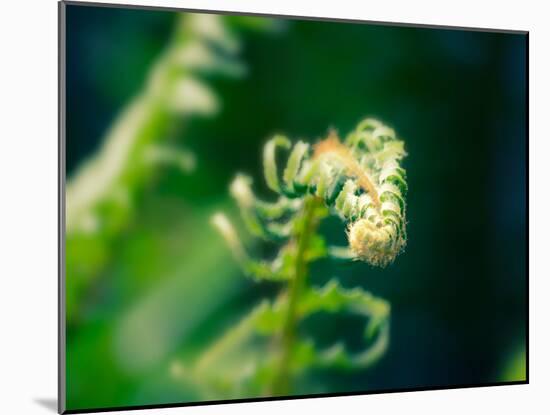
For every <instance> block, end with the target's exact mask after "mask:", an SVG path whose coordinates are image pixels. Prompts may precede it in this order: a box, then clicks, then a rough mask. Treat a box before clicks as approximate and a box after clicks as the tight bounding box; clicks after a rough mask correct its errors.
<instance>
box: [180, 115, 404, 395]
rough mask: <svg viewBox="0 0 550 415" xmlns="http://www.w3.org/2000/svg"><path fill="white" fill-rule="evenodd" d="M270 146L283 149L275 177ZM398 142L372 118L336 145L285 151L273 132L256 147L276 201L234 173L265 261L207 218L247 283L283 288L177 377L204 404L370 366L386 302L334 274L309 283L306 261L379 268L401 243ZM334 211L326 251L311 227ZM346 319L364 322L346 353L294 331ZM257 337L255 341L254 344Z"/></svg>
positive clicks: (235, 191)
mask: <svg viewBox="0 0 550 415" xmlns="http://www.w3.org/2000/svg"><path fill="white" fill-rule="evenodd" d="M277 149H286V150H290V155H289V156H288V161H287V164H286V167H285V168H284V170H283V171H282V174H280V173H279V169H278V168H277V162H276V152H277ZM405 155H406V153H405V150H404V143H403V141H401V140H400V139H398V138H397V137H396V135H395V132H394V131H393V130H392V129H391V128H388V127H387V126H385V125H383V124H382V123H380V122H379V121H377V120H374V119H366V120H364V121H362V122H361V123H360V124H359V125H358V126H357V128H356V129H355V130H354V131H352V132H351V133H350V134H349V135H348V136H347V138H346V139H345V140H344V141H343V142H342V141H340V139H339V138H338V136H337V134H336V133H335V132H330V133H329V135H328V137H327V138H326V139H324V140H322V141H320V142H318V143H316V144H315V145H313V146H310V145H309V144H308V143H305V142H302V141H299V142H297V143H296V144H294V145H293V146H292V145H291V142H290V141H289V140H288V139H287V138H286V137H284V136H281V135H279V136H276V137H274V138H272V139H271V140H269V141H268V142H267V144H266V145H265V147H264V153H263V157H264V160H263V161H264V174H265V179H266V182H267V184H268V186H269V188H270V189H271V190H273V191H274V192H275V193H276V194H277V195H278V199H277V200H276V201H274V202H265V201H262V200H259V199H258V198H256V197H255V196H254V193H253V192H252V190H251V184H252V180H251V179H250V178H249V177H247V176H244V175H241V174H239V175H237V177H236V178H235V179H234V181H233V182H232V184H231V186H230V192H231V194H232V196H233V197H234V198H235V200H236V202H237V204H238V206H239V210H240V212H241V215H242V218H243V220H244V223H245V225H246V227H247V229H248V230H249V231H250V233H252V234H253V235H255V236H256V237H258V238H261V239H262V240H265V241H271V242H274V243H275V244H277V246H279V247H280V249H279V252H278V254H277V255H276V256H275V258H274V259H273V260H270V261H268V260H256V259H253V258H252V257H251V256H250V255H249V254H248V252H247V250H246V249H245V247H244V244H243V243H242V242H241V239H240V238H239V236H238V235H237V232H236V231H235V229H234V227H233V226H232V224H231V223H230V221H229V220H228V218H227V217H226V216H225V215H224V214H223V213H217V214H216V215H214V217H213V218H212V223H213V225H214V226H215V227H216V228H217V229H218V230H219V231H220V233H221V235H222V236H223V237H224V238H225V240H226V242H227V243H228V245H229V247H230V248H231V250H232V252H233V253H234V256H235V258H236V259H237V260H238V262H239V263H240V265H241V266H242V269H243V271H244V273H245V274H246V275H248V276H250V277H251V278H253V279H254V280H255V281H258V282H260V281H275V282H280V283H283V284H285V285H286V287H285V289H283V290H282V291H281V293H280V294H279V295H278V297H277V298H276V299H275V300H274V301H269V300H267V299H266V300H264V301H262V302H261V303H260V304H259V305H257V306H256V307H255V308H254V309H253V310H252V311H251V312H250V314H249V315H248V316H247V317H245V318H244V319H243V320H242V321H241V323H240V324H238V325H237V326H235V327H233V328H232V329H230V330H229V331H228V332H227V333H226V334H225V335H224V336H222V337H221V338H220V339H219V340H218V341H216V342H214V344H213V345H212V346H211V347H210V348H209V349H207V350H206V351H205V352H204V353H203V354H202V356H201V357H200V358H199V359H198V360H197V362H195V363H194V364H191V365H184V364H183V363H180V364H177V365H176V366H175V367H174V371H175V372H176V374H177V376H179V377H180V378H182V379H184V378H187V379H188V380H190V381H191V380H195V381H196V380H200V381H201V384H202V387H203V390H206V391H207V392H206V393H205V396H206V397H207V398H212V399H216V398H218V399H219V398H220V397H242V396H261V395H286V394H291V393H292V392H293V390H294V388H293V383H292V380H293V379H295V378H296V377H297V376H299V375H301V374H303V373H304V372H306V371H307V370H311V369H313V368H339V369H342V370H360V369H364V368H367V367H369V366H370V365H372V364H373V363H375V362H377V361H378V360H379V359H380V357H381V356H382V355H383V354H384V353H385V350H386V348H387V346H388V341H389V324H390V323H389V317H390V306H389V304H388V302H386V301H385V300H383V299H380V298H377V297H375V296H373V295H372V294H370V293H368V292H366V291H364V290H362V289H361V288H358V287H357V288H353V289H346V288H343V287H342V286H341V285H340V284H339V283H338V281H337V279H336V278H333V279H332V280H330V281H329V282H328V283H327V284H326V285H325V286H323V287H315V286H314V285H313V284H312V281H311V279H312V278H313V277H315V276H313V275H311V276H310V275H309V265H310V264H311V263H312V262H313V261H316V260H319V259H321V258H325V257H332V258H336V259H338V260H342V259H343V260H356V261H365V262H367V263H369V264H371V265H373V266H380V267H385V266H387V265H388V264H390V263H391V262H393V261H394V259H395V258H396V256H397V255H398V254H399V253H400V252H401V251H402V250H403V248H404V246H405V242H406V238H407V237H406V215H405V211H406V204H405V197H406V193H407V182H406V175H405V170H404V169H403V167H402V166H401V161H402V159H403V158H404V156H405ZM328 215H337V216H338V217H340V218H341V219H342V221H343V222H344V224H345V225H344V226H343V231H344V229H345V232H346V233H347V237H348V242H349V244H348V246H346V247H332V246H329V245H328V243H327V241H326V240H325V238H324V236H323V235H321V234H320V232H319V230H318V229H319V224H320V222H321V221H322V220H323V219H324V218H326V217H327V216H328ZM320 312H324V313H342V312H347V313H352V314H358V315H360V316H363V317H364V318H365V322H366V323H365V328H364V333H363V334H364V336H363V340H364V345H363V349H362V350H361V351H358V352H350V351H348V350H347V349H346V347H345V346H344V345H343V342H338V343H336V344H334V345H333V346H331V347H329V348H326V349H320V348H319V347H317V346H316V344H315V341H314V340H313V339H309V338H301V337H300V336H299V334H298V330H297V329H298V326H299V324H300V322H301V321H303V320H304V319H305V318H306V317H308V316H310V315H312V314H315V313H320ZM262 339H263V342H262Z"/></svg>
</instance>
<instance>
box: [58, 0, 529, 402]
mask: <svg viewBox="0 0 550 415" xmlns="http://www.w3.org/2000/svg"><path fill="white" fill-rule="evenodd" d="M175 19H176V14H175V13H172V12H160V11H144V10H127V9H115V8H95V7H79V6H69V7H68V9H67V124H66V128H67V130H66V131H67V142H66V165H67V178H68V180H69V181H70V179H71V178H72V176H73V175H74V173H75V171H77V169H78V168H79V166H80V165H81V164H82V162H83V161H84V160H85V159H86V158H88V157H90V156H91V155H93V154H94V153H95V152H96V151H97V150H98V149H99V148H100V144H101V141H102V137H103V136H104V134H105V132H106V131H107V129H108V128H109V126H110V125H111V124H112V123H113V122H114V120H115V119H116V117H117V116H118V115H119V113H120V111H121V110H122V108H123V107H124V106H125V104H127V103H128V102H129V101H130V100H131V99H132V98H134V96H135V95H136V94H137V92H138V91H140V90H141V89H142V87H143V85H144V83H145V80H146V76H147V73H148V72H149V70H150V66H151V64H152V63H153V62H154V61H155V59H156V58H157V57H158V56H159V54H160V53H161V51H162V50H163V48H164V47H165V45H166V44H167V43H168V41H169V37H170V35H171V33H172V30H173V26H174V22H175ZM238 35H239V38H240V42H241V46H242V52H241V54H240V59H241V61H242V62H243V63H244V64H245V65H246V67H247V68H248V70H247V74H246V75H245V76H244V77H242V78H240V79H228V78H225V79H224V78H220V77H218V78H214V77H212V78H211V79H210V78H207V79H206V80H207V82H208V84H209V85H210V86H211V88H212V90H213V91H215V93H216V94H217V95H218V98H219V99H220V102H221V104H222V107H221V110H220V111H219V112H218V113H217V114H216V115H214V116H210V117H192V118H190V119H189V120H187V121H186V123H185V125H184V126H182V128H180V129H179V130H178V133H177V138H176V142H177V143H178V144H181V145H183V146H185V148H186V149H189V150H190V151H192V153H193V154H194V155H195V157H196V159H197V168H196V169H195V170H194V171H193V172H191V173H182V172H181V171H180V170H178V169H175V168H170V167H167V168H163V169H162V170H161V171H160V172H156V174H155V175H154V177H152V179H151V180H150V181H148V182H147V184H146V185H144V186H143V189H142V190H141V191H140V192H139V195H138V197H137V198H136V206H137V208H136V211H135V214H134V215H133V217H132V218H131V220H130V221H129V222H128V224H127V226H125V227H124V229H123V231H121V233H120V235H118V236H117V237H116V239H115V240H114V241H110V242H109V245H108V246H109V247H110V249H111V252H110V255H109V260H108V261H107V262H106V264H105V265H103V266H102V267H101V270H100V271H98V272H97V274H98V275H97V276H94V283H93V284H92V285H91V288H89V289H88V290H87V291H86V292H85V293H84V294H82V296H81V297H78V302H79V304H81V307H80V311H79V317H78V319H75V321H71V322H70V323H69V324H68V328H67V330H68V332H67V334H68V340H67V362H68V363H67V379H68V380H67V382H68V384H67V392H68V402H69V407H70V408H85V407H106V406H116V405H140V404H157V403H167V402H181V401H187V400H194V399H198V398H197V396H198V395H197V394H196V393H195V391H194V390H193V387H191V386H186V385H182V384H180V383H178V382H176V381H174V379H173V378H172V377H171V376H170V365H171V362H173V359H175V358H178V357H185V356H192V355H193V353H195V352H196V351H197V350H200V349H201V348H202V347H204V344H206V343H207V342H208V341H209V340H210V339H214V338H215V337H216V336H217V335H219V334H220V333H223V331H224V330H225V328H227V327H230V326H231V325H233V324H234V323H235V322H236V321H238V319H239V317H240V316H242V315H244V314H245V313H246V311H247V310H249V309H250V307H251V305H253V304H255V303H257V302H258V301H259V299H260V298H263V297H264V296H269V295H272V294H273V293H274V292H275V291H276V289H277V286H270V285H266V286H264V285H260V286H259V285H256V284H253V283H251V282H249V281H247V280H246V279H245V278H244V276H243V275H242V274H241V272H240V271H239V269H238V267H237V266H236V265H235V264H234V262H233V261H232V259H231V257H230V255H229V253H228V252H227V249H226V248H225V247H224V245H223V243H222V242H221V241H220V238H219V236H218V235H217V234H216V233H215V232H213V231H212V230H211V228H210V226H209V224H208V219H209V216H210V214H211V213H212V212H213V211H215V210H217V209H220V208H223V209H225V210H227V211H229V212H231V213H232V214H233V215H235V209H234V208H233V207H232V205H231V202H230V198H229V196H228V191H227V188H228V184H229V182H230V180H231V179H232V178H233V177H234V175H235V173H236V172H246V173H249V174H251V175H252V176H253V177H254V178H255V187H256V188H257V189H258V191H259V193H260V194H261V195H264V196H268V197H269V193H268V192H267V190H266V186H265V184H264V182H263V177H262V175H261V149H262V146H263V144H264V143H265V140H266V138H267V137H269V136H270V135H271V134H273V133H275V132H284V133H285V134H287V135H288V136H290V137H292V138H293V139H298V138H302V139H307V140H309V141H313V140H315V139H317V138H320V137H322V136H323V135H324V134H326V132H327V130H328V128H329V127H334V128H336V129H337V130H338V131H339V132H340V133H341V134H342V135H345V134H346V133H347V132H348V131H350V130H351V129H352V128H354V126H355V125H356V123H357V122H359V121H360V120H361V119H362V118H363V117H365V116H374V117H377V118H379V119H381V120H382V121H383V122H385V123H388V124H389V125H391V126H392V127H394V128H395V129H396V131H397V133H398V134H399V135H400V136H401V137H402V138H403V139H404V140H405V145H406V149H407V152H408V153H409V156H408V157H407V159H406V160H405V167H406V169H407V172H408V180H409V189H410V190H409V195H408V212H407V216H408V235H409V238H408V245H407V248H406V251H405V253H404V254H402V255H401V256H399V257H398V259H397V261H396V262H395V264H393V265H392V266H390V267H388V268H386V269H374V268H371V267H369V266H368V265H366V264H362V263H356V264H353V265H346V266H343V267H342V266H340V265H335V264H331V263H320V264H318V265H317V266H316V267H314V269H313V271H312V273H313V279H312V280H313V282H314V283H315V284H321V283H323V282H324V281H326V280H327V279H328V278H330V277H332V276H335V275H337V276H338V277H339V278H340V281H342V284H343V285H345V286H348V287H353V286H357V285H359V286H362V287H364V288H365V289H367V290H369V291H371V292H373V293H374V294H376V295H377V296H380V297H382V298H385V299H387V300H388V301H389V302H390V303H391V305H392V331H391V340H390V348H389V350H388V352H387V353H386V355H385V356H384V358H383V359H382V360H381V361H380V362H379V363H378V364H377V365H376V366H375V367H374V368H372V369H370V370H368V371H363V372H358V373H356V374H339V373H331V372H330V371H328V372H326V371H325V372H320V373H313V374H311V375H310V378H309V379H308V380H304V382H305V383H304V385H307V386H303V389H300V386H298V387H297V390H296V391H295V392H296V393H312V392H350V391H366V390H380V389H394V388H417V387H442V386H447V385H461V384H483V383H490V382H499V381H513V380H522V379H525V337H526V318H527V316H526V300H527V298H526V266H527V264H526V258H527V257H526V244H527V241H526V215H527V212H526V140H527V137H526V71H525V68H526V53H527V50H526V42H527V39H526V36H525V35H520V34H504V33H489V32H474V31H461V30H442V29H425V28H405V27H388V26H376V25H367V24H350V23H336V22H316V21H300V20H288V21H286V23H285V24H284V25H281V27H279V28H278V30H276V31H271V32H269V31H258V30H241V31H240V32H239V34H238ZM325 231H326V232H327V233H328V235H329V236H330V239H331V240H333V241H338V242H342V241H344V240H345V239H344V238H345V235H344V228H343V226H341V225H339V224H338V222H337V221H336V222H334V223H332V222H329V223H328V224H327V225H326V229H325ZM68 243H70V242H68ZM67 249H70V247H69V246H67ZM83 249H84V248H83ZM266 252H267V251H266ZM85 254H86V252H85V253H84V255H85ZM66 271H67V285H68V286H70V285H71V284H73V282H72V279H71V278H76V277H74V276H73V277H72V270H71V269H70V267H67V270H66ZM316 275H317V276H316ZM68 301H76V300H74V299H68ZM312 324H315V322H313V323H312ZM318 326H319V331H320V333H319V337H320V339H321V340H320V341H324V340H323V339H325V340H326V341H327V342H328V343H330V340H331V339H334V338H338V337H339V336H341V337H346V336H349V337H353V333H354V332H355V331H357V327H359V326H357V325H356V324H355V323H354V322H353V321H348V320H346V319H345V318H340V319H339V318H336V319H326V320H322V324H321V323H320V322H318ZM305 329H306V328H304V330H305ZM350 341H351V342H353V340H350Z"/></svg>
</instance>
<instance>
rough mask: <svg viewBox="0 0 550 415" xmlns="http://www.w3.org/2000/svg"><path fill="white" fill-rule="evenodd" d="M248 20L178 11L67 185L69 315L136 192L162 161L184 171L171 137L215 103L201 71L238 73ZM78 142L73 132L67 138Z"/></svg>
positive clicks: (183, 157) (185, 154) (189, 158)
mask: <svg viewBox="0 0 550 415" xmlns="http://www.w3.org/2000/svg"><path fill="white" fill-rule="evenodd" d="M270 22H271V21H270V20H266V21H265V22H264V23H263V26H262V27H256V26H258V24H259V23H258V22H256V21H255V20H254V19H250V18H246V17H224V16H218V15H213V14H187V13H184V14H180V15H179V16H178V19H177V20H176V27H175V31H174V33H173V35H172V37H171V39H170V41H169V44H168V45H167V47H166V48H165V50H164V51H163V53H162V54H161V55H160V56H159V58H158V59H157V61H156V62H155V63H154V64H153V66H152V68H151V70H150V73H149V75H148V77H147V80H146V82H145V85H144V86H143V88H142V90H141V91H140V92H138V93H137V94H136V96H135V97H134V99H133V100H132V101H131V102H130V103H129V104H128V105H127V107H126V108H125V109H123V111H122V112H121V114H120V115H119V117H118V118H117V119H116V120H115V122H114V123H113V125H112V126H111V128H110V129H109V130H108V132H107V134H106V136H105V137H104V138H103V139H102V140H101V143H102V144H101V147H100V148H99V149H98V151H97V152H96V154H94V155H93V156H92V157H90V158H89V159H88V160H86V161H85V162H84V163H83V164H82V166H81V167H80V168H79V169H78V170H77V171H76V172H75V173H74V174H73V175H72V177H70V179H69V180H68V181H67V185H66V210H65V226H66V272H67V281H68V283H67V296H66V299H67V302H66V304H67V320H68V322H73V321H75V320H77V319H78V316H79V309H80V308H81V307H82V306H83V305H84V304H85V302H86V293H87V291H88V290H89V286H90V284H92V282H93V281H94V280H95V279H96V278H97V276H98V275H99V274H100V273H101V272H102V270H103V269H104V267H105V265H106V264H107V263H108V261H109V259H110V255H111V254H112V252H113V247H114V244H116V241H117V237H118V236H119V235H120V233H121V232H122V231H123V230H124V229H126V228H127V226H128V224H129V223H130V222H131V220H132V217H133V216H134V215H135V213H136V211H137V210H138V206H139V203H138V201H137V199H139V197H140V195H141V193H142V192H143V190H144V189H145V188H146V186H147V184H148V183H150V181H151V179H152V178H153V177H155V175H156V174H157V173H158V172H159V171H160V170H161V169H163V168H164V167H165V166H172V167H175V168H177V169H180V170H181V171H182V172H183V173H189V172H191V171H192V170H193V169H194V166H195V163H196V158H195V155H194V154H192V153H190V152H189V151H188V150H186V149H185V148H184V147H182V146H181V144H178V143H177V142H176V141H175V140H174V138H175V137H176V135H177V131H179V130H181V126H182V124H183V123H185V122H186V121H189V120H190V119H191V118H192V117H194V116H208V115H212V114H214V113H215V112H216V111H217V109H218V107H219V99H218V97H217V95H216V93H215V92H214V91H213V90H212V89H211V87H210V86H209V85H208V83H207V81H206V80H205V79H206V76H208V77H211V76H225V77H233V78H235V77H240V76H242V75H244V74H245V72H246V67H245V66H244V64H242V63H241V62H240V60H239V59H238V55H239V52H240V48H241V47H240V41H239V39H238V32H239V30H241V29H242V28H244V27H251V26H252V27H253V28H254V29H262V30H266V29H269V27H268V25H269V24H270ZM70 139H71V140H78V137H70Z"/></svg>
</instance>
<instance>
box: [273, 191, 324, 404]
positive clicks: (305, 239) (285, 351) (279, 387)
mask: <svg viewBox="0 0 550 415" xmlns="http://www.w3.org/2000/svg"><path fill="white" fill-rule="evenodd" d="M320 206H322V200H321V199H319V198H317V197H314V196H308V197H307V198H306V199H305V201H304V208H303V215H302V220H301V223H300V226H297V230H296V233H295V235H294V239H293V241H292V242H291V243H293V244H295V246H296V247H297V248H296V262H295V271H294V276H293V278H292V279H291V280H290V281H289V282H288V286H289V287H288V309H287V312H286V317H285V323H284V326H283V331H282V339H281V356H280V361H279V368H278V373H277V374H276V376H275V378H274V382H273V387H272V391H273V393H274V394H278V395H284V394H288V393H289V391H290V376H289V373H288V372H289V366H290V358H291V353H292V348H293V346H294V342H295V339H296V327H297V325H298V316H297V314H298V313H297V307H298V304H299V299H300V297H301V295H302V292H303V290H304V287H305V286H306V284H307V277H308V265H309V261H308V260H307V258H306V252H307V248H308V247H309V245H310V242H311V238H312V236H313V235H314V234H315V232H316V230H317V227H318V226H319V219H318V218H317V217H316V214H315V213H316V211H317V209H318V207H320Z"/></svg>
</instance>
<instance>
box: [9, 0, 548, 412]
mask: <svg viewBox="0 0 550 415" xmlns="http://www.w3.org/2000/svg"><path fill="white" fill-rule="evenodd" d="M134 1H135V2H136V3H138V4H146V5H169V6H180V7H189V8H203V9H219V10H235V11H247V12H261V13H275V14H291V15H303V16H308V15H309V16H322V17H340V18H352V19H368V20H381V21H398V22H410V23H428V24H445V25H458V26H473V27H492V28H503V29H520V30H529V31H530V71H529V76H530V91H529V94H530V99H529V102H530V151H529V155H530V165H529V173H530V174H529V175H530V178H531V180H530V201H529V205H530V207H529V215H530V223H531V226H530V233H529V241H530V261H529V264H530V315H531V318H530V332H531V339H530V340H531V342H530V358H531V361H530V363H531V364H530V381H531V383H530V385H521V386H508V387H496V388H495V387H491V388H478V389H468V390H447V391H435V392H417V393H400V394H387V395H371V396H359V397H345V398H330V399H329V398H325V399H308V400H298V401H285V402H280V401H279V402H268V403H250V404H238V405H237V404H233V405H224V406H207V407H193V408H175V409H163V410H156V411H153V410H150V411H140V412H136V413H140V414H149V413H151V414H152V413H166V414H176V413H182V414H189V415H191V414H203V415H206V414H218V413H220V411H222V412H223V413H228V414H256V413H257V412H258V411H260V412H261V413H267V414H271V413H272V414H275V413H277V414H279V413H281V411H292V412H295V411H301V412H306V413H309V412H313V411H315V412H323V413H336V412H338V411H340V412H343V411H345V412H346V414H356V413H357V414H359V413H365V412H370V413H374V414H382V413H413V414H414V413H422V414H438V415H439V414H441V413H444V414H455V413H456V414H464V413H475V414H477V413H484V412H490V413H497V412H498V413H502V414H517V413H520V412H524V411H525V412H526V413H548V409H549V408H550V403H549V400H550V396H549V394H550V389H549V387H550V382H549V381H548V371H549V362H550V353H549V352H550V334H549V324H548V317H549V303H550V301H549V300H548V298H547V297H548V294H547V293H550V276H549V272H548V268H549V267H548V262H547V261H546V257H547V256H549V255H550V254H549V253H547V249H546V246H548V241H547V240H546V238H545V236H546V235H549V234H550V229H549V228H548V225H549V216H550V215H549V216H547V215H546V212H548V209H549V206H548V200H549V193H548V189H549V182H550V180H549V179H550V174H549V172H548V165H549V164H550V160H546V158H550V145H549V141H550V131H549V125H550V123H549V119H550V109H549V107H548V106H549V104H550V102H549V97H550V91H549V87H548V86H549V78H550V61H549V53H548V51H549V50H550V46H549V45H550V38H549V32H550V25H549V22H548V18H549V13H548V11H547V10H545V6H544V5H545V2H543V1H527V0H524V1H514V2H510V1H506V0H496V1H481V0H474V1H470V0H460V1H458V0H455V1H453V2H445V1H441V0H439V1H438V0H432V1H428V0H414V1H411V0H403V1H397V0H383V1H380V0H378V1H370V2H369V1H366V0H363V1H359V0H355V1H352V0H338V1H332V2H325V3H323V4H321V3H320V2H319V1H312V2H307V1H305V0H277V1H274V0H271V1H264V2H261V3H260V2H257V1H252V0H250V1H245V0H225V1H215V0H202V1H191V0H179V1H176V0H173V1H160V0H157V1H146V0H145V1H143V0H142V1H139V0H132V2H134ZM112 2H117V1H116V0H113V1H112ZM128 2H130V0H128ZM0 31H1V34H0V42H1V43H0V45H1V49H0V103H1V108H0V244H1V246H0V323H1V324H0V330H1V331H0V359H1V360H0V382H1V384H0V391H1V392H0V413H15V414H18V413H23V414H35V413H37V414H48V413H49V414H52V413H53V410H52V409H49V408H48V406H50V407H51V406H52V405H54V400H55V397H56V385H57V378H56V376H57V369H56V367H57V354H56V353H57V319H56V313H57V246H56V245H57V242H56V238H57V4H56V1H55V0H9V1H8V0H4V1H2V3H1V5H0ZM505 179H506V178H503V180H505ZM44 401H46V403H47V404H46V405H44Z"/></svg>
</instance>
